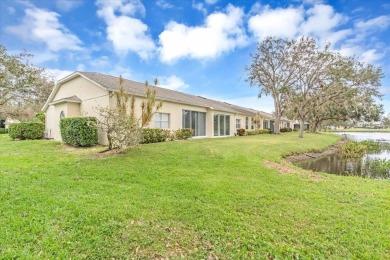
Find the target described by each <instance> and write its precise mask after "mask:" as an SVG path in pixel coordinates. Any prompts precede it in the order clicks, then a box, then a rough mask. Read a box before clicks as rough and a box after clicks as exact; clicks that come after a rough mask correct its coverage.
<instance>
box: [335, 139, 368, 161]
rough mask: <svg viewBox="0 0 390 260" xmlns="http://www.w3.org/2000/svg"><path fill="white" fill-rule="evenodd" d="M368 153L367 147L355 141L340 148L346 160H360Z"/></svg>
mask: <svg viewBox="0 0 390 260" xmlns="http://www.w3.org/2000/svg"><path fill="white" fill-rule="evenodd" d="M366 152H367V146H365V145H364V144H361V143H359V142H355V141H349V142H347V143H346V144H344V145H342V146H341V147H340V153H341V155H342V157H344V158H360V157H362V156H363V154H364V153H366Z"/></svg>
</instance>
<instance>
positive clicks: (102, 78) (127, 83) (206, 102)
mask: <svg viewBox="0 0 390 260" xmlns="http://www.w3.org/2000/svg"><path fill="white" fill-rule="evenodd" d="M78 73H80V74H82V75H83V76H85V77H87V78H89V79H91V80H92V81H94V82H96V83H98V84H100V85H101V86H102V87H104V88H106V89H108V90H110V91H117V90H118V89H119V78H118V77H114V76H110V75H105V74H101V73H97V72H80V71H78ZM123 87H124V88H125V90H126V91H127V92H128V93H131V94H134V95H137V96H144V95H145V84H144V83H140V82H136V81H132V80H127V79H124V81H123ZM156 92H157V98H158V99H161V100H163V101H173V102H177V103H183V104H189V105H195V106H200V107H207V108H213V109H214V110H219V111H224V112H230V113H238V114H244V115H255V114H256V112H260V113H264V115H265V114H268V113H265V112H262V111H256V110H253V109H250V108H245V107H241V106H237V105H232V104H229V103H226V102H221V101H217V100H212V99H208V98H204V97H201V96H194V95H190V94H186V93H183V92H179V91H175V90H170V89H166V88H161V87H156ZM269 115H270V114H269ZM271 116H272V115H271Z"/></svg>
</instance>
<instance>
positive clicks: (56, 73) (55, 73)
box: [46, 69, 74, 81]
mask: <svg viewBox="0 0 390 260" xmlns="http://www.w3.org/2000/svg"><path fill="white" fill-rule="evenodd" d="M73 72H74V71H70V70H60V69H46V75H47V76H48V77H49V78H51V79H53V80H55V81H58V80H60V79H63V78H65V77H66V76H69V75H70V74H72V73H73Z"/></svg>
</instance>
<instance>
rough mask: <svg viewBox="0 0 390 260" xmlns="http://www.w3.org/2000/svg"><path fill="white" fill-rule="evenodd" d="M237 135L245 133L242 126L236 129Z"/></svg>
mask: <svg viewBox="0 0 390 260" xmlns="http://www.w3.org/2000/svg"><path fill="white" fill-rule="evenodd" d="M237 135H239V136H244V135H245V129H244V128H239V129H237Z"/></svg>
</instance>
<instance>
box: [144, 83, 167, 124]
mask: <svg viewBox="0 0 390 260" xmlns="http://www.w3.org/2000/svg"><path fill="white" fill-rule="evenodd" d="M157 84H158V81H157V79H155V80H154V86H153V87H150V86H149V83H148V81H145V99H144V100H143V101H142V103H141V127H145V126H148V125H149V124H150V121H151V120H152V118H153V115H154V113H156V112H157V111H158V110H160V109H161V108H162V105H163V102H162V101H158V100H157V99H156V96H157V92H156V86H157Z"/></svg>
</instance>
